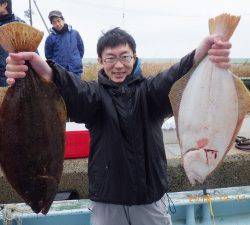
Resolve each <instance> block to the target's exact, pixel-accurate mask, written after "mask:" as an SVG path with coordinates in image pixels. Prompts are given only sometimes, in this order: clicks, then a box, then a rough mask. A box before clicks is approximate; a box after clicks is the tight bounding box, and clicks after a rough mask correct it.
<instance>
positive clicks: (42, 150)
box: [0, 22, 66, 214]
mask: <svg viewBox="0 0 250 225" xmlns="http://www.w3.org/2000/svg"><path fill="white" fill-rule="evenodd" d="M42 37H43V33H42V32H40V31H38V30H37V29H35V28H33V27H31V26H28V25H26V24H23V23H18V22H14V23H9V24H7V25H4V26H1V27H0V44H1V45H2V46H3V48H4V49H5V50H6V51H8V52H20V51H35V50H36V49H37V47H38V45H39V43H40V41H41V40H42ZM26 64H27V65H28V67H29V70H28V72H27V75H26V77H25V78H23V79H17V80H16V82H15V84H14V85H13V86H11V87H9V88H8V89H7V90H6V89H1V91H0V93H2V94H4V92H6V94H5V95H4V97H3V100H2V104H1V106H0V164H1V168H2V170H3V172H4V174H5V176H6V178H7V180H8V182H9V183H10V184H11V186H12V187H13V188H14V189H15V190H16V192H17V193H18V194H19V195H20V196H21V197H22V198H23V200H24V201H25V202H26V203H27V204H28V205H30V207H31V208H32V210H33V211H34V212H35V213H39V212H41V213H43V214H46V213H47V212H48V211H49V208H50V206H51V204H52V202H53V199H54V197H55V195H56V193H57V190H58V184H59V182H60V178H61V174H62V170H63V160H64V145H65V143H64V135H65V133H64V132H65V124H66V109H65V104H64V102H63V99H62V97H61V96H60V94H59V93H58V90H57V88H56V87H55V85H54V84H53V83H52V82H48V81H46V80H44V79H42V78H41V77H40V76H38V75H37V74H36V73H35V71H34V70H33V69H32V67H31V65H30V64H29V63H28V62H26ZM1 99H2V98H1ZM1 99H0V100H1Z"/></svg>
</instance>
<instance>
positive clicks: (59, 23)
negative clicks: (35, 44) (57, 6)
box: [51, 17, 64, 31]
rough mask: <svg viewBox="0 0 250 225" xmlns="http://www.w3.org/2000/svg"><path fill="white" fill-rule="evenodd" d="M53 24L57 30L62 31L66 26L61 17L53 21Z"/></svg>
mask: <svg viewBox="0 0 250 225" xmlns="http://www.w3.org/2000/svg"><path fill="white" fill-rule="evenodd" d="M51 24H52V26H53V27H54V28H55V29H56V30H58V31H60V30H61V29H62V28H63V26H64V20H63V19H61V18H60V17H55V18H54V19H53V20H52V22H51Z"/></svg>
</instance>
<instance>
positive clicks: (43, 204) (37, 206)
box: [28, 176, 58, 215]
mask: <svg viewBox="0 0 250 225" xmlns="http://www.w3.org/2000/svg"><path fill="white" fill-rule="evenodd" d="M57 189H58V182H57V180H56V179H55V178H54V177H52V176H37V177H36V178H35V182H34V190H35V192H34V193H32V194H33V197H29V199H30V198H31V199H30V201H29V203H28V204H29V205H30V207H31V208H32V210H33V211H34V212H35V213H40V212H42V213H43V214H44V215H45V214H47V213H48V211H49V209H50V206H51V204H52V202H53V200H54V197H55V195H56V193H57ZM29 194H30V193H29ZM35 194H36V195H35ZM31 196H32V195H31Z"/></svg>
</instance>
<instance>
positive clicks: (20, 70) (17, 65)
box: [5, 52, 53, 85]
mask: <svg viewBox="0 0 250 225" xmlns="http://www.w3.org/2000/svg"><path fill="white" fill-rule="evenodd" d="M25 61H29V62H30V64H31V66H32V68H33V69H34V70H35V72H36V73H37V74H38V75H40V76H41V77H43V78H44V79H45V80H47V81H52V79H53V71H52V69H51V67H50V66H49V65H48V64H47V62H45V61H44V60H43V59H42V58H41V57H40V56H39V55H38V54H36V53H35V52H19V53H10V54H9V56H8V57H7V59H6V63H7V65H6V71H5V76H6V77H7V83H8V84H9V85H13V84H14V83H15V79H18V78H23V77H25V76H26V72H27V71H28V67H27V66H26V65H25Z"/></svg>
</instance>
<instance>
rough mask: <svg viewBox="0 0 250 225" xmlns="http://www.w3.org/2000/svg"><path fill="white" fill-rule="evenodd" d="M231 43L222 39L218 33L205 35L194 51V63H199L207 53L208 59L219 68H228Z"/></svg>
mask: <svg viewBox="0 0 250 225" xmlns="http://www.w3.org/2000/svg"><path fill="white" fill-rule="evenodd" d="M231 47H232V45H231V43H230V42H228V41H222V40H221V37H220V36H219V35H210V36H208V37H206V38H205V39H204V40H203V41H202V42H201V44H200V46H199V47H198V48H197V49H196V51H195V56H194V63H195V64H197V63H199V62H200V61H201V60H202V59H203V58H204V56H206V55H208V56H209V59H210V60H211V61H212V62H213V63H214V64H215V65H216V66H218V67H219V68H222V69H228V68H229V67H230V66H231V64H230V58H229V54H230V48H231Z"/></svg>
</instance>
